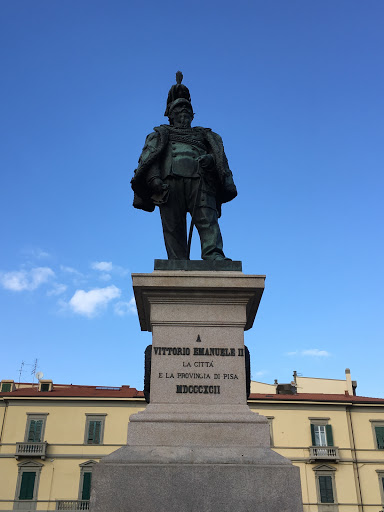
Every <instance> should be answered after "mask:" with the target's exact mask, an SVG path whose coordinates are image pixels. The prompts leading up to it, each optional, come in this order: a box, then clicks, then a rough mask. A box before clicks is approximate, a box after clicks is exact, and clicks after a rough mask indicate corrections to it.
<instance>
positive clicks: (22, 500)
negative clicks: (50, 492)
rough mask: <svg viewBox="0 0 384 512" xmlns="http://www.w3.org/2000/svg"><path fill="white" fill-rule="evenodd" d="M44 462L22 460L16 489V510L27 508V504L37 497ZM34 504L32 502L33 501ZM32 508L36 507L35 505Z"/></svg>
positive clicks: (19, 465)
mask: <svg viewBox="0 0 384 512" xmlns="http://www.w3.org/2000/svg"><path fill="white" fill-rule="evenodd" d="M42 468H43V464H41V463H40V462H35V461H27V462H20V463H19V464H18V469H19V472H18V476H17V483H16V491H15V502H14V506H13V508H14V510H22V509H25V508H26V507H25V506H26V504H27V503H30V502H31V501H33V500H36V499H37V493H38V489H39V480H40V473H41V470H42ZM31 505H32V503H31ZM31 508H35V507H34V506H33V505H32V507H31Z"/></svg>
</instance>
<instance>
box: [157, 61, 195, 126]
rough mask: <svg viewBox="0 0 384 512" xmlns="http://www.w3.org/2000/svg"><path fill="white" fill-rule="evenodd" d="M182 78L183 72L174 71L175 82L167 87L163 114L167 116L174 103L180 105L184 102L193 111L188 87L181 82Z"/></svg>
mask: <svg viewBox="0 0 384 512" xmlns="http://www.w3.org/2000/svg"><path fill="white" fill-rule="evenodd" d="M182 80H183V73H182V72H181V71H178V72H177V73H176V84H175V85H172V87H171V88H170V89H169V93H168V98H167V108H166V109H165V112H164V115H165V116H166V117H169V115H170V113H171V111H172V110H173V108H174V107H175V106H176V105H180V104H182V103H185V104H186V105H188V106H189V107H190V109H191V110H192V112H193V109H192V104H191V95H190V94H189V89H188V87H186V86H185V85H183V84H182V83H181V82H182Z"/></svg>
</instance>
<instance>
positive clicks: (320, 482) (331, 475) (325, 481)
mask: <svg viewBox="0 0 384 512" xmlns="http://www.w3.org/2000/svg"><path fill="white" fill-rule="evenodd" d="M313 469H314V471H315V476H316V487H317V500H318V503H321V504H331V503H336V501H337V500H336V485H335V472H336V470H335V468H333V467H332V466H328V465H327V464H322V465H321V466H317V467H315V468H313ZM319 510H323V509H320V508H319ZM324 510H328V509H327V508H324ZM332 510H333V509H332Z"/></svg>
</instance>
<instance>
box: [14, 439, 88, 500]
mask: <svg viewBox="0 0 384 512" xmlns="http://www.w3.org/2000/svg"><path fill="white" fill-rule="evenodd" d="M47 445H48V443H47V441H44V443H16V453H15V457H16V459H17V460H18V459H19V458H20V457H40V458H41V459H43V460H45V457H46V454H47ZM79 510H81V509H79Z"/></svg>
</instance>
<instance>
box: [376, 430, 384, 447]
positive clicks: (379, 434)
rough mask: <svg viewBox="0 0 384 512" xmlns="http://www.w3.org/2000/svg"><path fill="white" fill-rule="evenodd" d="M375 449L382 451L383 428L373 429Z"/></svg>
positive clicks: (383, 444)
mask: <svg viewBox="0 0 384 512" xmlns="http://www.w3.org/2000/svg"><path fill="white" fill-rule="evenodd" d="M375 431H376V440H377V448H378V449H379V450H384V427H375Z"/></svg>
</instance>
